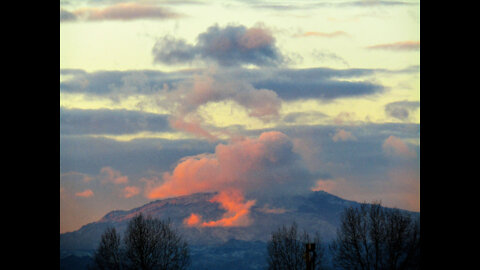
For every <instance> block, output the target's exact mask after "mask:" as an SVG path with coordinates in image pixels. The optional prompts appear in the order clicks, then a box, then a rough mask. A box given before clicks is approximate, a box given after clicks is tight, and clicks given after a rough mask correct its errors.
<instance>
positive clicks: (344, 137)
mask: <svg viewBox="0 0 480 270" xmlns="http://www.w3.org/2000/svg"><path fill="white" fill-rule="evenodd" d="M332 140H333V141H334V142H337V141H356V140H357V138H356V137H355V136H353V135H352V133H351V132H348V131H345V130H343V129H340V130H338V131H337V133H335V135H333V137H332Z"/></svg>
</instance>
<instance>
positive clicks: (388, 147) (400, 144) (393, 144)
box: [382, 135, 417, 157]
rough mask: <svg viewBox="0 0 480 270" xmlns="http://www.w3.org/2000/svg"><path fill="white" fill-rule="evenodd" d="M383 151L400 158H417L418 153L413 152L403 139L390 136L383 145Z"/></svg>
mask: <svg viewBox="0 0 480 270" xmlns="http://www.w3.org/2000/svg"><path fill="white" fill-rule="evenodd" d="M382 148H383V150H384V151H385V153H386V154H387V155H392V156H400V157H416V156H417V155H416V153H415V152H414V151H413V150H411V149H410V148H409V147H408V145H407V144H406V143H405V142H404V141H402V140H401V139H399V138H397V137H395V136H393V135H392V136H390V137H388V138H387V139H386V140H385V141H384V143H383V145H382Z"/></svg>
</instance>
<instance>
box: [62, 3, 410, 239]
mask: <svg viewBox="0 0 480 270" xmlns="http://www.w3.org/2000/svg"><path fill="white" fill-rule="evenodd" d="M59 34H60V232H61V233H64V232H71V231H74V230H77V229H79V228H81V227H82V226H84V225H86V224H88V223H90V222H94V221H98V220H99V219H101V218H102V217H103V216H104V215H105V214H106V213H109V212H110V211H113V210H127V209H133V208H136V207H139V206H142V205H144V204H146V203H149V202H152V201H154V200H164V199H168V198H174V197H178V196H185V195H191V194H195V193H203V192H217V195H216V196H215V197H213V198H212V199H211V200H210V202H209V203H211V204H212V205H214V206H215V207H218V209H220V210H221V211H222V213H223V214H222V216H221V217H220V218H218V219H217V220H209V219H208V218H207V219H206V218H205V216H201V215H200V213H186V214H185V216H182V217H181V219H182V220H183V224H181V226H182V227H183V228H190V229H192V230H195V229H198V230H200V228H202V227H245V226H250V225H251V224H254V222H255V219H254V215H252V209H257V208H258V209H259V210H258V211H260V212H262V213H268V214H271V215H275V214H283V213H288V211H289V209H288V208H275V207H268V206H265V205H263V204H260V205H257V204H258V203H259V202H260V201H261V199H264V198H267V197H268V198H270V197H272V198H273V197H275V198H277V197H279V198H282V196H285V195H296V194H309V193H312V191H320V190H323V191H326V192H328V193H332V194H334V195H337V196H340V197H342V198H345V199H348V200H355V201H374V200H378V201H382V202H383V203H384V204H385V206H388V207H399V208H403V209H407V210H412V211H420V2H419V1H418V0H406V1H323V0H321V1H310V0H301V1H267V0H260V1H236V0H229V1H217V0H213V1H204V0H198V1H133V0H132V1H118V0H112V1H105V0H100V1H80V0H71V1H61V2H60V33H59ZM282 207H283V206H282ZM189 212H190V211H189ZM202 215H203V214H202ZM180 223H181V221H180ZM203 230H209V229H203Z"/></svg>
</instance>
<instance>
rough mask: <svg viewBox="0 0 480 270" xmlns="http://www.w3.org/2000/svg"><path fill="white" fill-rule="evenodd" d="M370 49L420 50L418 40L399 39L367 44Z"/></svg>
mask: <svg viewBox="0 0 480 270" xmlns="http://www.w3.org/2000/svg"><path fill="white" fill-rule="evenodd" d="M367 49H370V50H392V51H418V50H420V41H399V42H394V43H385V44H377V45H372V46H368V47H367Z"/></svg>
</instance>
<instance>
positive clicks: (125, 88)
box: [60, 60, 418, 100]
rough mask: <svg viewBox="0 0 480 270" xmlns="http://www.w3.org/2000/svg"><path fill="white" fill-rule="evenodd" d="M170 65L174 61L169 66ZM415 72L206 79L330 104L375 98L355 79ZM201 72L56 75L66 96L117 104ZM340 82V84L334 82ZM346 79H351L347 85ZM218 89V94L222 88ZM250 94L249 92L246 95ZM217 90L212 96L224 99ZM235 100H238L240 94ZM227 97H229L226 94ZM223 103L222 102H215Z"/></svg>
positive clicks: (266, 72) (281, 71) (234, 72)
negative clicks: (338, 100)
mask: <svg viewBox="0 0 480 270" xmlns="http://www.w3.org/2000/svg"><path fill="white" fill-rule="evenodd" d="M172 61H173V60H172ZM416 71H418V69H404V70H400V71H391V70H376V69H330V68H307V69H286V68H263V69H261V70H249V69H244V68H225V69H222V70H219V71H216V72H215V73H214V74H211V75H209V76H211V77H212V78H213V79H214V81H215V82H225V83H224V85H226V84H228V83H229V82H231V81H233V82H237V84H239V83H240V84H241V85H244V86H248V87H235V89H237V90H238V91H240V90H242V89H253V90H255V89H257V90H258V89H265V90H270V91H273V92H275V93H276V94H277V96H278V97H279V98H281V99H284V100H295V99H306V98H317V99H325V100H332V99H335V98H341V97H355V96H363V95H370V94H376V93H380V92H382V91H383V90H384V87H383V86H382V85H379V84H376V83H373V82H369V81H368V80H365V81H359V80H358V78H361V77H365V76H372V75H374V74H375V73H381V72H383V73H397V72H402V73H404V72H416ZM202 73H203V70H185V71H178V72H170V73H165V72H160V71H153V70H145V71H98V72H91V73H87V72H84V71H82V70H61V71H60V74H61V75H69V76H70V77H69V78H66V79H65V80H63V81H62V82H61V83H60V90H61V91H63V92H70V93H88V94H94V95H101V96H107V97H111V98H112V99H118V98H121V97H122V96H128V95H132V94H156V93H158V91H159V90H162V91H163V90H165V91H167V92H172V91H176V90H177V89H178V88H179V87H184V86H185V85H188V82H189V81H191V80H192V78H194V75H202ZM339 78H341V80H338V79H339ZM349 78H356V80H354V81H349V80H348V79H349ZM222 89H223V88H222ZM248 91H250V90H248ZM224 92H225V91H223V90H221V89H217V90H216V91H214V92H212V93H216V94H218V95H225V93H224ZM239 95H240V94H239ZM229 96H232V94H231V93H230V95H229ZM220 99H222V98H220ZM239 100H240V99H239Z"/></svg>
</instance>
